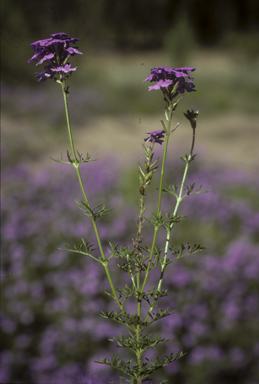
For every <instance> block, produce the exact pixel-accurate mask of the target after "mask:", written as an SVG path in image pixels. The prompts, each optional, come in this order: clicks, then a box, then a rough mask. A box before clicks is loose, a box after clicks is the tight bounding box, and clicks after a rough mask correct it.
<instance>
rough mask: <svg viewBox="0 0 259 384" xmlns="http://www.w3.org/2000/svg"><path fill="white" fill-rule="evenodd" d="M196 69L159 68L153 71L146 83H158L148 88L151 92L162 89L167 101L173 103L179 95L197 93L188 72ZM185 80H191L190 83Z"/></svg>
mask: <svg viewBox="0 0 259 384" xmlns="http://www.w3.org/2000/svg"><path fill="white" fill-rule="evenodd" d="M195 69H196V68H189V67H184V68H167V67H157V68H153V69H151V73H150V75H149V76H148V77H147V78H146V79H145V80H144V81H150V82H153V81H156V84H155V85H151V86H150V87H148V88H149V91H152V90H153V89H161V90H162V92H163V94H164V99H165V101H172V99H173V98H174V97H175V96H177V95H178V94H179V93H184V92H185V91H187V92H194V91H195V89H194V87H195V85H194V84H193V77H191V76H190V75H189V74H188V72H193V71H195ZM185 78H187V79H189V81H186V80H185Z"/></svg>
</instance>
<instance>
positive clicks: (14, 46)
mask: <svg viewBox="0 0 259 384" xmlns="http://www.w3.org/2000/svg"><path fill="white" fill-rule="evenodd" d="M1 8H2V10H1V14H2V21H1V24H2V28H1V29H2V32H1V40H2V71H3V73H4V74H5V75H6V76H7V78H6V79H5V80H7V81H12V80H14V79H15V78H16V77H17V76H19V71H17V69H18V66H19V62H18V61H19V58H20V57H22V58H23V56H24V57H27V56H28V58H29V57H30V55H32V54H33V52H32V50H30V47H28V45H27V42H28V43H31V42H33V41H35V40H40V39H45V38H48V37H49V34H50V33H56V32H66V33H69V35H70V36H72V37H79V38H80V45H81V46H82V44H84V45H86V46H87V47H88V48H89V49H91V48H92V49H117V50H121V51H123V50H125V51H130V50H156V49H161V48H163V45H164V39H165V36H166V34H167V33H168V31H170V30H172V29H174V28H176V26H177V25H178V24H179V22H180V20H181V19H183V18H184V19H185V20H186V22H187V25H188V27H189V28H190V29H191V31H192V35H193V38H194V40H195V41H196V43H198V44H199V45H200V46H203V47H210V48H213V47H215V46H217V44H219V42H220V41H222V39H223V38H224V36H226V35H227V34H229V33H241V34H242V33H243V34H250V33H255V34H256V35H257V36H258V31H259V1H258V0H214V1H213V0H212V1H208V0H184V1H179V0H178V1H177V0H141V1H139V0H96V1H92V0H74V1H73V2H71V0H45V1H40V0H36V1H35V0H26V1H25V0H20V1H17V0H8V1H4V2H2V5H1ZM176 33H177V31H176ZM256 40H257V39H256ZM186 43H188V42H186ZM254 43H255V42H254ZM183 44H184V42H183ZM251 44H252V42H251ZM258 45H259V44H258V42H257V46H258ZM26 50H27V51H26ZM10 55H11V57H10ZM26 55H27V56H26ZM23 64H24V63H23ZM22 67H23V68H24V66H23V65H22ZM25 71H26V70H25ZM25 75H26V74H25Z"/></svg>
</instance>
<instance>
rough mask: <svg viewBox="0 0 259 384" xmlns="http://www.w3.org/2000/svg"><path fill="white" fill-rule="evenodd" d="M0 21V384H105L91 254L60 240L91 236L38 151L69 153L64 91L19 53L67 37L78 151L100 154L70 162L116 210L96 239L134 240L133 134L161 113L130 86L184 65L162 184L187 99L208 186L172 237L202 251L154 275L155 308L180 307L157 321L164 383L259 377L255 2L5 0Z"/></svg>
mask: <svg viewBox="0 0 259 384" xmlns="http://www.w3.org/2000/svg"><path fill="white" fill-rule="evenodd" d="M1 16H2V19H1V71H2V74H1V76H2V85H1V134H2V163H1V166H2V195H3V207H2V223H3V225H2V227H3V231H2V240H3V245H2V256H3V257H2V266H1V267H2V269H1V272H2V284H3V291H2V292H3V294H2V309H3V310H2V314H1V317H2V319H1V320H2V321H1V324H2V325H1V331H2V338H1V340H2V341H1V344H2V352H1V355H0V358H1V360H0V364H1V369H0V372H1V373H0V381H1V382H3V383H7V382H21V383H25V382H26V383H39V384H45V383H46V382H48V383H50V384H51V383H52V382H53V384H59V383H62V384H66V383H80V384H95V383H100V384H102V383H106V382H107V381H108V379H107V378H108V377H109V378H110V376H109V375H110V373H109V372H110V370H105V371H104V373H103V372H102V371H101V367H99V366H97V367H96V364H93V363H92V360H93V359H94V358H102V357H104V356H105V353H106V354H107V355H108V356H113V353H114V346H113V345H111V344H112V343H110V342H108V341H107V339H108V338H110V337H111V336H114V333H112V332H116V329H113V328H112V325H110V324H109V325H104V323H105V324H106V323H107V322H108V321H107V320H105V319H102V318H100V316H99V315H98V314H99V312H100V310H102V309H104V308H107V307H109V306H110V309H112V308H113V307H112V303H110V301H109V300H107V298H106V297H104V296H103V294H102V293H101V292H102V289H100V286H101V284H100V280H103V281H106V280H105V276H104V275H103V274H102V271H99V268H98V267H99V266H95V265H94V264H93V265H92V263H91V262H90V261H87V263H88V264H87V266H86V261H85V259H82V258H80V257H78V256H76V257H75V255H72V256H71V255H70V254H67V253H66V252H63V253H62V252H61V251H58V250H57V247H58V246H60V247H63V246H64V242H67V243H68V242H70V244H71V245H72V244H73V242H77V241H79V239H80V238H81V237H82V236H86V234H85V232H86V231H87V236H89V238H90V237H91V236H92V237H93V233H92V230H91V227H90V225H89V226H87V225H88V224H86V223H85V217H82V216H81V215H80V212H77V208H76V205H75V203H74V200H75V199H77V200H80V198H81V197H80V191H79V189H78V186H77V184H76V180H74V179H73V177H74V176H73V170H70V169H69V170H66V169H65V168H66V167H65V165H62V164H57V163H54V162H53V161H51V160H50V159H49V157H50V156H51V157H53V158H59V157H60V153H61V152H62V153H63V154H65V153H66V151H67V149H68V138H67V132H66V126H65V115H64V106H63V100H62V94H61V89H60V87H59V86H58V85H57V84H55V83H54V82H51V81H49V82H48V81H47V82H45V83H37V80H36V77H35V75H34V73H35V72H36V71H41V68H40V67H43V66H39V67H36V66H35V65H34V64H28V63H27V61H28V60H29V59H30V58H31V57H32V56H33V54H34V51H33V50H32V49H31V47H29V44H31V43H32V42H34V41H36V40H40V39H45V38H48V37H49V35H50V34H51V33H57V32H66V33H68V34H69V35H70V36H71V37H78V38H79V39H80V40H79V42H78V44H77V45H78V47H79V50H80V51H81V52H83V56H79V55H78V56H76V57H74V58H72V59H71V64H72V66H73V67H74V66H77V71H76V72H74V73H73V76H72V77H71V78H70V79H69V82H68V85H69V86H70V95H69V99H68V102H69V108H70V115H71V123H72V127H73V130H74V140H75V143H76V148H77V149H78V150H79V151H80V152H83V153H86V152H89V153H90V155H91V157H92V158H93V159H95V158H98V159H100V160H99V161H98V162H95V163H91V165H89V166H86V167H84V168H83V167H82V172H83V175H84V177H85V180H86V182H87V185H89V186H91V188H90V187H89V188H90V190H89V194H90V196H91V198H92V199H93V201H94V200H95V199H97V196H98V199H99V200H100V201H102V200H103V201H104V202H105V204H107V205H109V204H110V205H111V206H112V207H113V208H114V215H113V216H112V217H110V216H109V218H107V219H105V220H106V221H105V220H104V221H102V222H101V223H100V228H101V233H102V236H103V239H104V242H105V243H106V242H107V243H108V241H109V240H111V239H112V240H114V241H115V242H117V241H120V243H121V244H126V243H127V240H128V239H131V238H132V237H134V233H135V230H136V224H135V220H136V217H137V216H136V215H137V208H138V188H137V186H136V185H137V182H138V175H137V163H138V162H139V161H141V157H142V156H143V151H142V148H141V143H142V142H143V137H145V133H146V132H150V131H153V130H157V129H160V128H161V125H160V120H161V119H163V118H164V103H163V100H162V97H161V94H160V93H159V92H158V91H157V92H155V91H152V92H148V85H149V84H147V83H143V80H144V79H145V78H146V77H147V76H148V75H149V74H150V69H151V68H153V67H157V66H167V67H183V66H188V67H196V68H197V69H196V71H195V72H194V73H193V77H194V84H195V86H196V90H197V92H195V93H191V94H186V95H185V96H184V98H183V100H181V102H180V104H179V106H178V108H177V110H176V113H175V123H177V122H180V126H179V127H178V129H177V130H176V132H175V133H174V135H173V136H172V137H173V140H172V143H171V146H172V147H171V148H170V151H169V154H168V173H167V178H168V182H169V183H172V182H177V181H178V182H179V180H180V179H179V178H180V175H181V173H182V167H183V163H182V162H181V160H180V159H179V156H180V155H181V154H183V153H186V152H188V151H189V150H190V144H191V130H190V127H189V125H188V124H187V121H185V120H184V117H183V112H185V111H186V109H194V110H197V109H198V110H199V120H198V128H197V142H196V153H197V157H196V160H195V162H194V163H193V165H192V169H191V174H190V182H191V181H193V180H194V181H196V183H197V185H199V184H201V183H202V184H203V186H204V189H210V190H211V192H210V193H209V194H204V195H199V196H197V197H190V202H189V203H188V202H186V204H185V205H184V206H183V212H186V213H188V215H189V219H187V220H186V221H185V222H183V223H181V226H180V227H179V229H178V228H177V229H176V232H175V237H174V239H175V242H176V244H177V243H179V244H180V243H181V242H184V241H188V240H190V241H192V242H200V243H202V244H203V245H205V246H206V247H207V248H208V250H206V251H205V252H204V255H203V256H200V255H198V256H197V255H195V256H193V259H192V260H193V261H190V260H189V259H188V260H187V261H186V262H182V264H180V265H179V266H178V267H174V268H173V269H172V274H173V275H172V276H174V279H169V278H168V280H167V281H166V284H167V285H168V287H169V289H171V290H172V291H173V292H175V295H174V296H173V298H171V299H170V300H171V301H170V300H169V302H168V303H165V305H167V304H168V305H169V306H170V307H173V308H175V307H176V306H177V308H178V314H176V315H175V317H174V318H173V316H174V315H173V316H172V320H171V322H168V323H166V322H165V323H163V324H161V328H160V329H158V331H159V332H162V333H163V332H165V330H166V334H167V335H168V330H169V329H170V330H171V332H172V334H171V337H170V340H171V342H170V343H171V344H170V345H169V346H168V347H167V348H168V350H167V349H165V350H161V353H165V354H166V353H171V352H180V350H184V351H187V352H188V355H187V357H185V358H183V359H181V360H179V363H178V362H177V363H173V364H171V365H172V367H171V368H168V370H167V372H166V375H167V376H166V377H167V378H168V380H169V382H170V383H171V382H174V381H175V382H180V381H184V382H185V383H186V384H200V383H208V384H214V383H218V382H221V383H223V384H224V383H226V384H229V383H240V384H255V383H259V370H258V364H257V361H258V355H259V343H258V340H259V330H258V320H259V300H258V297H259V285H258V272H259V261H258V260H259V258H258V255H259V241H258V234H259V204H258V193H257V191H258V184H259V180H258V177H257V172H258V168H259V167H258V164H259V151H258V140H259V130H258V128H259V127H258V116H259V109H258V98H259V72H258V65H259V3H258V1H257V0H249V1H245V0H224V1H223V0H220V1H210V2H208V1H205V0H184V1H174V0H159V1H155V0H141V1H137V0H124V1H120V0H113V1H111V0H96V1H94V2H93V1H89V0H74V1H73V2H69V1H67V0H62V1H60V0H55V1H54V0H46V1H44V2H42V1H39V0H36V1H35V0H34V1H30V0H26V1H24V0H21V1H17V0H9V1H8V2H7V1H3V2H2V4H1ZM157 155H158V156H161V151H160V148H159V149H157ZM64 167H65V168H64ZM68 168H69V167H68ZM172 174H173V175H174V178H173V180H172ZM155 191H156V185H155V183H154V187H153V189H152V188H151V192H150V202H149V203H150V206H152V204H153V201H154V200H152V199H153V193H154V194H155ZM154 198H155V197H154ZM98 199H97V200H98ZM192 199H193V200H192ZM99 200H98V201H97V202H99ZM187 200H188V199H186V201H187ZM194 203H195V204H194ZM167 204H169V202H167ZM68 217H69V218H70V220H68V219H67V218H68ZM193 223H195V225H193ZM108 227H109V230H108V229H107V228H108ZM68 234H69V235H68ZM186 234H187V235H186ZM115 235H116V236H117V237H114V236H115ZM186 236H187V239H186ZM113 237H114V238H113ZM147 241H148V237H147ZM162 241H163V239H162V237H161V243H162ZM89 271H90V272H89ZM212 275H213V277H214V280H213V281H211V280H210V279H212ZM86 276H88V277H87V278H86ZM170 276H171V275H170ZM118 284H120V281H118ZM183 292H184V293H183ZM89 313H91V315H89ZM190 319H192V321H190ZM93 329H95V332H94V334H93ZM170 347H171V348H170ZM171 349H172V350H171ZM107 351H108V352H107ZM100 372H101V373H100ZM111 375H112V374H111ZM104 377H105V378H104ZM111 377H113V378H114V377H116V376H111ZM161 377H162V378H164V376H163V375H162V376H161Z"/></svg>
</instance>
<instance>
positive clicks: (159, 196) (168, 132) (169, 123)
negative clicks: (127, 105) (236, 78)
mask: <svg viewBox="0 0 259 384" xmlns="http://www.w3.org/2000/svg"><path fill="white" fill-rule="evenodd" d="M172 116H173V107H172V106H171V108H170V114H169V117H168V126H167V129H165V146H164V153H163V161H162V167H161V176H160V184H159V195H158V205H157V216H158V215H159V214H160V210H161V200H162V189H163V179H164V170H165V160H166V154H167V147H168V141H169V136H170V127H171V121H172ZM163 126H164V124H163ZM158 229H159V225H155V229H154V237H153V242H152V247H151V251H150V256H149V262H148V266H147V270H146V273H145V278H144V281H143V285H142V288H141V292H143V291H144V288H145V285H146V282H147V278H148V275H149V271H150V267H151V262H152V259H153V253H154V249H155V244H156V237H157V232H158Z"/></svg>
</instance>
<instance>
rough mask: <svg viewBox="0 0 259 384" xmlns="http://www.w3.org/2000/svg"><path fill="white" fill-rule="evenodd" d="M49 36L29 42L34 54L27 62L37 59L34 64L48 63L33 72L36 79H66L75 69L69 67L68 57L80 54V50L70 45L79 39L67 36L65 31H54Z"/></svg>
mask: <svg viewBox="0 0 259 384" xmlns="http://www.w3.org/2000/svg"><path fill="white" fill-rule="evenodd" d="M50 36H51V37H50V38H49V39H45V40H38V41H35V42H34V43H32V44H30V47H32V49H34V51H35V54H34V55H33V56H32V58H31V59H30V60H28V63H32V62H33V61H35V62H37V61H38V63H37V64H36V65H39V64H42V63H43V62H46V63H47V64H48V65H46V66H45V67H44V71H42V72H36V73H35V74H36V77H37V79H38V81H45V80H47V79H54V80H59V81H62V80H66V79H67V78H68V77H69V76H70V75H71V73H72V72H73V71H75V70H76V67H75V68H71V64H70V63H68V60H69V58H70V57H71V56H75V55H82V52H80V51H78V49H77V47H71V46H70V45H71V44H75V43H76V41H78V40H79V39H77V38H73V37H69V35H68V34H67V33H63V32H61V33H54V34H51V35H50ZM56 74H59V79H56V78H55V75H56Z"/></svg>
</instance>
